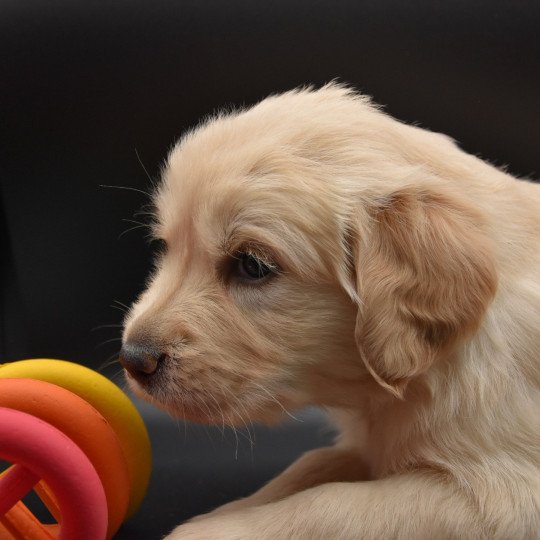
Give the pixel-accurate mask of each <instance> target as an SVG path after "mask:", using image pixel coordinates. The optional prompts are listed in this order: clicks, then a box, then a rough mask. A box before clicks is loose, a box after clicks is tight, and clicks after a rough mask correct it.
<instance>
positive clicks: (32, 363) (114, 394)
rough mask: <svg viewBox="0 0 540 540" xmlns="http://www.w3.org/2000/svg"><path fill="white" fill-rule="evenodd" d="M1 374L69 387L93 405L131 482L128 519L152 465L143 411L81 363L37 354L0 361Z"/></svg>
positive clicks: (140, 497)
mask: <svg viewBox="0 0 540 540" xmlns="http://www.w3.org/2000/svg"><path fill="white" fill-rule="evenodd" d="M0 378H29V379H36V380H40V381H46V382H50V383H53V384H56V385H58V386H61V387H63V388H65V389H66V390H70V391H71V392H73V393H75V394H77V395H78V396H80V397H81V398H83V399H84V400H86V401H87V402H88V403H90V405H92V406H93V407H94V408H95V409H96V410H97V411H98V412H99V413H100V414H101V415H102V416H103V417H104V418H105V419H106V420H107V422H108V423H109V424H110V426H111V427H112V429H113V430H114V432H115V433H116V435H117V437H118V440H119V442H120V446H121V448H122V452H123V454H124V457H125V460H126V465H127V469H128V475H129V480H130V485H131V491H130V497H129V504H128V510H127V514H126V519H127V518H129V517H131V516H132V515H133V514H134V513H135V512H136V511H137V510H138V508H139V506H140V504H141V502H142V500H143V498H144V495H145V493H146V488H147V487H148V482H149V480H150V471H151V468H152V453H151V447H150V439H149V437H148V432H147V431H146V426H145V425H144V422H143V420H142V418H141V415H140V414H139V412H138V411H137V409H136V408H135V406H134V405H133V403H132V402H131V401H130V399H129V398H128V397H127V396H126V394H124V392H122V390H120V388H118V386H116V385H115V384H114V383H112V382H111V381H110V380H109V379H107V378H106V377H104V376H103V375H101V374H99V373H97V372H96V371H93V370H91V369H89V368H87V367H84V366H81V365H80V364H74V363H73V362H67V361H65V360H52V359H48V358H35V359H31V360H21V361H19V362H11V363H8V364H0Z"/></svg>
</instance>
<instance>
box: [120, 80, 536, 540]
mask: <svg viewBox="0 0 540 540" xmlns="http://www.w3.org/2000/svg"><path fill="white" fill-rule="evenodd" d="M154 202H155V206H156V219H155V223H154V234H155V237H156V238H159V239H161V240H163V241H164V243H165V245H166V248H165V249H164V250H163V253H162V254H161V255H160V256H159V258H158V260H157V262H156V269H155V272H154V274H153V276H152V278H151V280H150V282H149V285H148V288H147V290H146V291H145V292H144V293H143V294H142V295H141V297H140V298H139V299H138V300H137V302H136V303H135V304H134V305H133V307H132V309H131V311H130V312H129V314H128V316H127V319H126V321H125V331H124V336H123V348H122V352H121V361H122V363H123V365H124V366H125V368H126V370H127V377H128V380H129V383H130V385H131V386H132V388H133V389H134V390H135V391H136V392H137V393H138V394H140V395H142V396H143V397H145V398H147V399H149V400H150V401H152V402H153V403H155V404H156V405H158V406H160V407H163V408H165V409H167V410H168V411H170V412H172V413H173V414H175V415H179V416H183V417H185V418H188V419H190V420H194V421H197V422H210V423H218V424H221V423H222V422H226V423H229V424H233V425H234V424H237V425H243V422H244V421H245V419H246V417H249V419H251V420H254V421H261V422H273V421H275V420H276V419H279V418H280V417H281V416H282V415H283V412H284V410H285V409H294V408H298V407H302V406H305V405H308V404H312V405H318V406H321V407H323V408H325V409H327V410H328V411H329V413H330V416H331V417H332V418H333V419H334V420H335V422H336V425H337V427H338V429H339V431H340V434H341V435H340V436H339V438H338V440H337V442H336V444H335V446H333V447H329V448H322V449H320V450H315V451H312V452H309V453H307V454H306V455H304V456H303V457H302V458H301V459H299V460H298V461H297V462H296V463H294V464H293V465H292V466H291V467H289V468H288V469H287V470H286V471H285V472H283V473H282V474H281V475H279V476H278V477H277V478H275V479H274V480H273V481H271V482H270V483H269V484H268V485H266V486H264V487H263V488H262V489H261V490H260V491H258V492H257V493H255V494H253V495H251V496H250V497H247V498H246V499H243V500H240V501H236V502H233V503H229V504H228V505H225V506H224V507H222V508H219V509H217V510H216V511H214V512H212V513H210V514H207V515H205V516H200V517H198V518H196V519H195V520H193V521H190V522H188V523H186V524H184V525H181V526H180V527H178V528H176V529H175V530H174V531H173V532H172V533H171V534H170V536H169V537H168V538H169V539H171V540H172V539H174V540H176V539H184V538H200V539H233V538H234V539H253V538H258V539H267V538H268V539H289V538H297V539H302V538H305V539H317V538H320V539H329V538H347V539H360V538H361V539H377V540H379V539H384V538H401V539H415V540H417V539H435V538H436V539H446V538H458V539H482V538H484V539H487V538H490V539H492V538H495V539H505V540H510V539H512V540H517V539H532V538H539V537H540V370H539V346H540V285H539V277H540V240H539V239H540V187H539V186H537V185H535V184H533V183H530V182H527V181H523V180H518V179H516V178H513V177H511V176H509V175H508V174H505V173H504V172H503V171H500V170H498V169H496V168H494V167H492V166H490V165H488V164H486V163H484V162H482V161H481V160H479V159H477V158H476V157H473V156H470V155H468V154H466V153H464V152H463V151H461V150H460V149H459V148H458V147H457V146H456V145H455V144H454V143H453V142H452V141H451V140H450V139H448V138H447V137H445V136H443V135H439V134H435V133H431V132H429V131H425V130H422V129H419V128H416V127H411V126H407V125H404V124H402V123H400V122H398V121H396V120H394V119H392V118H390V117H389V116H387V115H386V114H384V113H383V112H381V111H380V110H379V109H378V108H377V107H375V106H373V105H372V104H371V103H370V101H369V99H367V98H366V97H363V96H361V95H358V94H355V93H354V92H352V91H351V90H349V89H347V88H345V87H343V86H339V85H336V84H331V85H327V86H325V87H323V88H321V89H319V90H316V91H313V90H296V91H292V92H288V93H285V94H283V95H278V96H272V97H269V98H268V99H265V100H264V101H262V102H261V103H259V104H258V105H256V106H255V107H253V108H251V109H248V110H245V111H241V112H236V113H232V114H224V115H220V116H218V117H217V118H213V119H211V120H208V121H207V122H205V123H204V124H203V125H202V126H200V127H199V128H197V129H195V130H193V131H192V132H190V133H189V134H187V135H186V136H185V137H184V138H183V139H182V140H181V141H180V142H179V143H178V144H177V145H176V147H175V148H174V149H173V150H172V152H171V153H170V156H169V158H168V164H167V167H166V169H165V171H164V174H163V180H162V183H161V185H160V186H159V188H158V189H157V191H156V193H155V201H154Z"/></svg>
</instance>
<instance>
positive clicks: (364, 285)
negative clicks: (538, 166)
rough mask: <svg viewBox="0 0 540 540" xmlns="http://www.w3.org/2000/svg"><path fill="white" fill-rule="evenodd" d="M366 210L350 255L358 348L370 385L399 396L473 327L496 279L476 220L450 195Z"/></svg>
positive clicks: (409, 194)
mask: <svg viewBox="0 0 540 540" xmlns="http://www.w3.org/2000/svg"><path fill="white" fill-rule="evenodd" d="M369 211H370V214H371V224H370V226H369V227H368V232H367V234H365V235H364V238H360V235H358V236H359V237H358V238H357V243H356V248H355V249H354V250H353V253H354V258H355V273H356V286H357V294H358V297H359V311H358V317H357V321H356V343H357V346H358V349H359V351H360V354H361V356H362V358H363V361H364V363H365V364H366V367H367V368H368V370H369V371H370V372H371V374H372V375H373V376H374V377H375V379H376V380H377V381H378V382H379V383H380V384H381V385H382V386H384V387H385V388H387V389H388V390H390V391H391V392H392V393H394V394H395V395H397V396H400V395H401V394H402V392H403V389H404V387H405V386H406V383H407V381H408V380H409V379H410V378H411V377H414V376H415V375H417V374H420V373H422V372H424V371H426V370H427V369H428V367H429V366H430V365H431V364H432V363H433V362H434V360H436V359H437V358H438V357H440V356H441V355H443V354H444V353H445V352H448V351H449V350H450V349H451V347H452V345H454V344H455V343H456V342H457V341H458V340H459V338H461V337H464V336H466V335H467V334H469V333H471V332H473V331H474V330H475V329H476V328H477V327H478V325H479V324H480V321H481V319H482V317H483V315H484V312H485V310H486V308H487V306H488V304H489V302H490V300H491V299H492V297H493V296H494V294H495V290H496V285H497V276H496V271H495V265H494V260H493V257H492V254H491V249H490V243H489V240H488V239H487V237H486V236H485V235H484V233H483V231H482V225H481V219H480V216H479V215H478V214H477V213H476V212H475V211H474V209H473V208H470V207H469V206H468V205H467V204H466V203H464V202H462V201H460V200H459V199H457V198H456V197H455V196H453V195H448V194H446V193H443V192H439V191H437V192H434V191H431V190H428V189H422V188H413V187H411V188H406V189H403V190H400V191H397V192H394V193H392V194H391V195H389V196H388V197H385V198H384V200H382V201H378V203H377V204H375V205H374V206H373V207H372V208H370V210H369Z"/></svg>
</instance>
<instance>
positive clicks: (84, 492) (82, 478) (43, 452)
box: [0, 407, 107, 540]
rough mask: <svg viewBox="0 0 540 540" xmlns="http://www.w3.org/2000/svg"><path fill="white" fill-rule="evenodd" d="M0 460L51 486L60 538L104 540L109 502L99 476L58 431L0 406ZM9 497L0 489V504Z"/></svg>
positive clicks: (28, 415) (33, 417)
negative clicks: (57, 515)
mask: <svg viewBox="0 0 540 540" xmlns="http://www.w3.org/2000/svg"><path fill="white" fill-rule="evenodd" d="M0 458H2V459H4V460H6V461H9V462H11V463H16V464H19V465H22V466H23V467H25V468H26V469H28V470H29V471H31V472H32V473H34V474H35V475H36V477H39V478H42V479H43V480H44V481H45V482H46V483H47V484H48V486H49V487H50V488H51V490H52V491H53V493H54V494H55V496H56V498H57V501H58V506H59V507H60V512H61V514H62V522H61V524H60V534H59V536H58V539H59V540H75V539H76V540H104V539H105V537H106V534H107V500H106V498H105V492H104V491H103V486H102V484H101V481H100V479H99V476H98V474H97V472H96V470H95V469H94V467H93V465H92V464H91V462H90V461H89V460H88V458H87V457H86V455H85V454H84V453H83V451H82V450H81V449H80V448H79V447H78V446H77V445H76V444H75V443H74V442H73V441H72V440H71V439H69V438H68V437H67V436H66V435H64V434H63V433H62V432H61V431H59V430H58V429H56V428H55V427H53V426H51V425H50V424H47V423H46V422H44V421H43V420H40V419H39V418H36V417H35V416H32V415H30V414H26V413H23V412H20V411H16V410H14V409H7V408H5V407H0ZM0 489H1V483H0ZM8 497H10V494H9V493H2V492H1V491H0V503H1V501H2V500H7V498H8ZM0 506H2V504H0Z"/></svg>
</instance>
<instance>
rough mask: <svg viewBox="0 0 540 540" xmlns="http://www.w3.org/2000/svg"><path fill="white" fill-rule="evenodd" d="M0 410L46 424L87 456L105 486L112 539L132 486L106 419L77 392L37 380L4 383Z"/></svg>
mask: <svg viewBox="0 0 540 540" xmlns="http://www.w3.org/2000/svg"><path fill="white" fill-rule="evenodd" d="M0 406H1V407H9V408H11V409H16V410H19V411H21V412H25V413H28V414H31V415H33V416H35V417H37V418H40V419H42V420H44V421H45V422H47V423H49V424H51V425H52V426H54V427H56V428H57V429H58V430H60V431H61V432H63V433H64V434H65V435H66V436H67V437H69V438H70V439H71V440H72V441H73V442H74V443H75V444H76V445H77V446H78V447H79V448H80V449H81V450H82V451H83V452H84V453H85V454H86V456H87V457H88V459H89V460H90V462H91V463H92V465H93V466H94V468H95V469H96V472H97V473H98V476H99V478H100V480H101V483H102V484H103V489H104V491H105V496H106V498H107V508H108V516H109V526H108V529H107V538H111V537H112V536H113V534H114V533H115V532H116V531H117V530H118V529H119V527H120V525H121V524H122V522H123V520H124V518H125V516H126V512H127V508H128V502H129V493H130V482H129V476H128V471H127V464H126V461H125V458H124V455H123V453H122V449H121V446H120V442H119V441H118V438H117V436H116V434H115V432H114V431H113V429H112V428H111V426H110V425H109V424H108V422H107V421H106V420H105V419H104V418H103V416H101V414H99V412H98V411H96V409H94V407H92V405H90V404H89V403H87V402H86V401H85V400H84V399H82V398H80V397H79V396H77V395H76V394H74V393H73V392H70V391H69V390H66V389H65V388H62V387H60V386H57V385H55V384H52V383H48V382H44V381H37V380H34V379H0ZM43 444H46V441H43Z"/></svg>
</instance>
